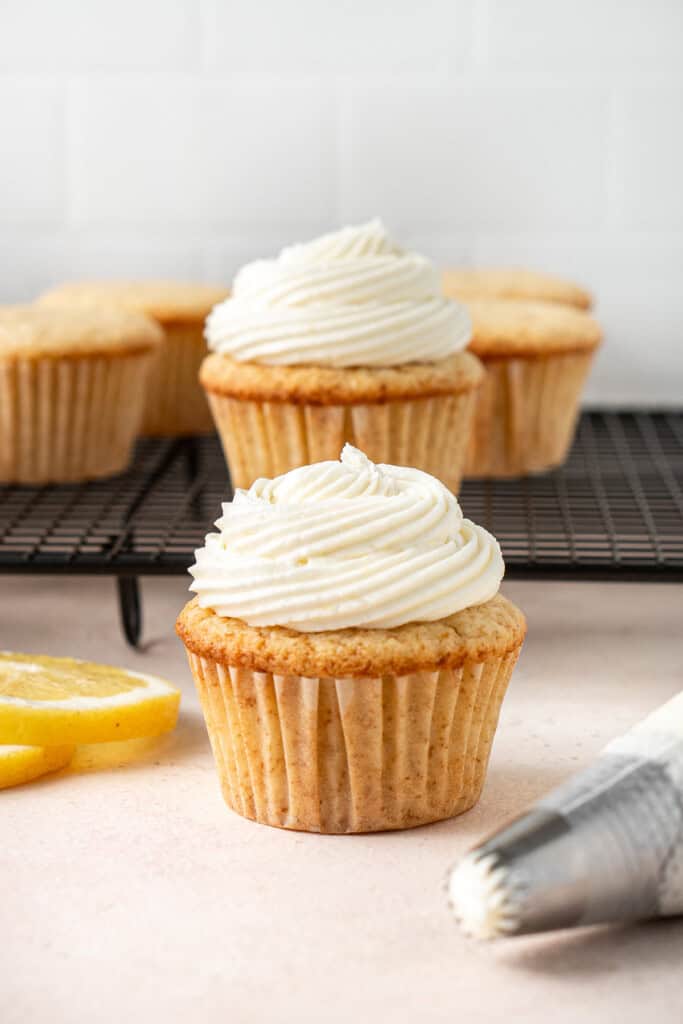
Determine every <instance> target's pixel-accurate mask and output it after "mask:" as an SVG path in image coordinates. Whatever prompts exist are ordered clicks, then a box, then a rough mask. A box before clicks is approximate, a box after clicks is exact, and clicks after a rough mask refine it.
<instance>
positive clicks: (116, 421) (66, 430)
mask: <svg viewBox="0 0 683 1024" xmlns="http://www.w3.org/2000/svg"><path fill="white" fill-rule="evenodd" d="M161 343H162V333H161V330H160V328H159V327H158V326H157V325H156V324H155V323H154V322H153V321H151V320H148V319H147V317H143V316H141V315H139V314H136V313H126V312H124V311H123V310H116V309H109V310H106V309H80V310H72V309H41V308H38V307H35V306H26V307H21V306H15V307H11V308H4V309H2V308H0V481H2V482H3V483H32V484H35V483H49V482H52V481H58V482H59V481H74V480H85V479H90V478H94V477H101V476H109V475H111V474H113V473H119V472H121V471H122V470H123V469H125V468H126V466H127V465H128V462H129V460H130V455H131V451H132V446H133V442H134V440H135V437H136V435H137V433H138V429H139V426H140V421H141V418H142V412H143V406H144V401H145V394H146V384H147V379H148V373H149V370H150V368H151V364H152V362H153V360H154V358H155V356H156V351H157V349H158V347H159V345H160V344H161Z"/></svg>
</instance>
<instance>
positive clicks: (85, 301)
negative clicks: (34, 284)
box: [39, 281, 228, 436]
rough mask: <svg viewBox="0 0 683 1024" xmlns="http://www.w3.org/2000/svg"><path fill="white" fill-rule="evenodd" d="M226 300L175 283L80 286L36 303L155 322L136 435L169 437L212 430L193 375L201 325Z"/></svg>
mask: <svg viewBox="0 0 683 1024" xmlns="http://www.w3.org/2000/svg"><path fill="white" fill-rule="evenodd" d="M227 294H228V289H227V288H219V287H217V286H215V285H206V284H196V283H186V282H181V281H80V282H69V283H66V284H63V285H60V286H59V287H57V288H54V289H52V290H51V291H49V292H46V293H45V295H43V296H41V298H40V300H39V302H40V304H41V305H50V306H60V307H66V308H81V307H83V306H115V307H117V308H119V309H126V310H129V311H131V312H136V313H143V314H145V315H146V316H149V317H151V318H152V319H154V320H156V321H157V323H158V324H159V325H160V327H161V328H162V330H163V332H164V340H163V345H161V346H160V347H159V352H158V355H157V359H156V361H155V363H154V366H153V367H152V371H151V373H150V375H149V379H148V385H147V394H146V398H145V413H144V416H143V420H142V425H141V432H142V433H143V434H150V435H156V436H169V435H170V436H172V435H175V434H203V433H207V432H211V431H212V430H213V421H212V419H211V413H210V412H209V409H208V406H207V404H206V398H205V397H204V393H203V391H202V389H201V388H200V386H199V384H198V382H197V374H198V372H199V367H200V364H201V361H202V359H203V358H204V356H205V355H206V343H205V342H204V336H203V331H204V320H205V319H206V316H207V314H208V313H209V311H210V310H211V308H212V307H213V306H214V305H215V304H216V303H217V302H220V301H221V299H224V298H225V296H226V295H227Z"/></svg>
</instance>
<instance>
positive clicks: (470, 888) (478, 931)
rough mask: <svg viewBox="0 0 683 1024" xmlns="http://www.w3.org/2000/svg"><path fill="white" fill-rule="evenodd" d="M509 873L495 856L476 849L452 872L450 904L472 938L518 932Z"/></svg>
mask: <svg viewBox="0 0 683 1024" xmlns="http://www.w3.org/2000/svg"><path fill="white" fill-rule="evenodd" d="M506 874H507V872H506V870H505V868H504V867H502V866H501V864H500V862H499V861H498V860H497V859H496V857H495V856H494V855H493V854H481V853H479V852H477V851H476V850H475V851H474V852H473V853H470V854H468V855H467V857H465V858H464V859H463V860H461V861H460V863H459V864H458V865H457V866H456V867H455V868H454V869H453V871H451V874H450V877H449V879H448V901H449V903H450V906H451V909H452V911H453V913H454V914H455V918H456V920H457V922H458V924H459V925H460V927H461V928H462V930H463V931H464V932H465V934H466V935H470V936H471V937H472V938H473V939H498V938H500V937H501V936H502V935H514V933H515V931H516V930H517V927H516V922H517V919H516V916H515V909H514V906H513V903H514V901H513V900H512V899H511V891H510V888H509V886H508V880H507V878H506Z"/></svg>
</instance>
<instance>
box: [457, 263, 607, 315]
mask: <svg viewBox="0 0 683 1024" xmlns="http://www.w3.org/2000/svg"><path fill="white" fill-rule="evenodd" d="M441 280H442V284H443V290H444V292H445V293H446V295H448V296H449V297H450V298H452V299H462V300H463V301H466V300H468V299H475V298H482V299H486V298H488V299H496V298H497V299H531V300H533V299H538V300H540V301H542V302H558V303H560V304H561V305H566V306H575V307H576V308H577V309H590V308H591V306H592V304H593V298H592V296H591V294H590V292H587V291H585V289H583V288H580V287H579V285H577V284H574V283H573V282H571V281H565V280H564V279H563V278H561V277H555V276H554V275H552V274H541V273H539V272H538V271H533V270H470V269H465V268H463V269H461V270H444V272H443V275H442V279H441Z"/></svg>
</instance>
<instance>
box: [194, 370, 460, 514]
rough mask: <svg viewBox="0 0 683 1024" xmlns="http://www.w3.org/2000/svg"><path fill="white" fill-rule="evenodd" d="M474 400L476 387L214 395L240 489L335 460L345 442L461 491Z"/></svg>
mask: <svg viewBox="0 0 683 1024" xmlns="http://www.w3.org/2000/svg"><path fill="white" fill-rule="evenodd" d="M474 401H475V390H474V389H469V390H467V391H462V392H459V393H457V394H453V395H439V396H436V397H432V398H414V399H403V400H396V401H389V402H383V403H380V402H373V403H366V404H363V403H357V404H350V405H313V404H308V405H307V404H295V403H293V402H257V401H246V400H242V399H237V398H230V397H228V396H226V395H222V394H218V393H216V392H209V404H210V406H211V411H212V413H213V417H214V420H215V421H216V426H217V428H218V432H219V434H220V438H221V442H222V444H223V450H224V452H225V456H226V459H227V462H228V466H229V468H230V476H231V478H232V482H233V485H234V486H235V487H249V486H250V485H251V484H252V483H253V481H254V480H256V479H258V478H259V477H274V476H279V475H280V474H281V473H286V472H288V471H289V470H290V469H295V468H296V467H297V466H305V465H307V464H309V463H311V462H321V461H324V460H327V459H338V458H339V452H340V451H341V449H342V447H343V445H344V443H345V442H347V441H348V442H349V443H350V444H353V445H355V446H356V447H358V448H360V449H361V450H362V451H363V452H365V454H366V455H367V456H368V458H369V459H371V460H372V461H373V462H385V463H389V464H390V465H399V466H414V467H415V468H417V469H422V470H425V472H427V473H431V474H432V475H433V476H435V477H437V478H438V479H439V480H441V481H442V482H443V483H445V484H446V486H447V487H448V488H449V489H450V490H451V491H453V493H456V494H457V491H458V488H459V487H460V480H461V477H462V470H463V464H464V460H465V455H466V451H467V444H468V441H469V437H470V431H471V425H472V417H473V412H474Z"/></svg>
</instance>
